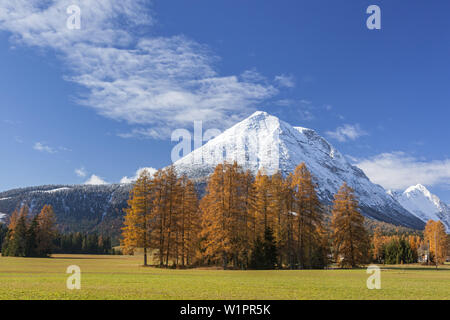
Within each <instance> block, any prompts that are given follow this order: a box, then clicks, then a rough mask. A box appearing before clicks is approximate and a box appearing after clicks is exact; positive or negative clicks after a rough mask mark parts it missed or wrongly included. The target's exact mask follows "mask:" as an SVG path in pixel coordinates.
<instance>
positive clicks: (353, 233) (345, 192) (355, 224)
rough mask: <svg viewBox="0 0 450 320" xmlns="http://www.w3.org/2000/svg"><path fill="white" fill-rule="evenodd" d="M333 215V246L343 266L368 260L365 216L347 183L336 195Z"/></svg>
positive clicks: (339, 262) (354, 264)
mask: <svg viewBox="0 0 450 320" xmlns="http://www.w3.org/2000/svg"><path fill="white" fill-rule="evenodd" d="M332 214H333V217H332V222H331V225H332V229H333V247H334V254H335V258H336V260H337V262H338V264H339V265H340V266H341V267H352V268H353V267H356V266H358V265H360V264H364V263H366V262H367V257H368V251H369V244H368V234H367V231H366V230H365V228H364V225H363V223H364V217H363V216H362V215H361V213H360V212H359V211H358V201H357V199H356V197H355V195H354V191H353V189H351V188H350V187H349V186H348V185H347V184H346V183H344V184H343V185H342V187H341V188H340V189H339V191H338V193H337V194H336V195H335V197H334V205H333V212H332Z"/></svg>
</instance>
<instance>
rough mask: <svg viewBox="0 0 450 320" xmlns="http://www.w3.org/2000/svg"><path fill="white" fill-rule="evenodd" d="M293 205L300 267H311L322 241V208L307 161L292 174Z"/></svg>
mask: <svg viewBox="0 0 450 320" xmlns="http://www.w3.org/2000/svg"><path fill="white" fill-rule="evenodd" d="M291 188H292V189H293V191H292V192H293V193H292V194H293V205H294V208H293V209H294V210H293V211H294V212H295V218H294V220H295V223H294V225H295V229H294V230H295V238H296V240H297V261H298V265H299V267H300V268H305V267H308V268H311V266H312V259H313V247H315V246H316V245H317V244H319V243H320V242H321V239H320V237H319V233H318V230H319V229H320V228H321V227H322V208H321V204H320V201H319V198H318V196H317V193H316V190H315V185H314V182H313V178H312V175H311V173H310V172H309V170H308V169H307V168H306V165H305V163H301V164H300V165H298V166H297V168H296V169H295V171H294V174H293V175H292V180H291Z"/></svg>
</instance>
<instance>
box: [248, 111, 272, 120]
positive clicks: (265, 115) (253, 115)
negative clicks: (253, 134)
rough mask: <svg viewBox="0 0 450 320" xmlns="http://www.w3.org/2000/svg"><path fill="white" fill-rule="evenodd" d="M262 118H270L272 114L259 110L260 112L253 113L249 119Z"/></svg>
mask: <svg viewBox="0 0 450 320" xmlns="http://www.w3.org/2000/svg"><path fill="white" fill-rule="evenodd" d="M261 116H263V117H268V116H270V114H268V113H267V112H265V111H261V110H258V111H255V112H253V114H251V115H250V116H249V117H248V118H255V117H261ZM248 118H247V119H248Z"/></svg>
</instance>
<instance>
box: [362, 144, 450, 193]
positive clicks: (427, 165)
mask: <svg viewBox="0 0 450 320" xmlns="http://www.w3.org/2000/svg"><path fill="white" fill-rule="evenodd" d="M356 165H357V166H358V167H360V168H361V169H362V170H363V171H364V172H365V173H366V175H367V176H368V177H369V178H370V179H371V180H372V181H373V182H375V183H377V184H380V185H382V186H383V187H384V188H386V189H393V190H403V189H406V188H408V187H410V186H412V185H416V184H418V183H420V184H423V185H427V186H434V185H440V184H441V185H450V159H445V160H434V161H423V160H420V159H417V158H415V157H412V156H410V155H407V154H406V153H404V152H392V153H383V154H380V155H377V156H375V157H372V158H369V159H362V160H359V161H358V162H357V163H356Z"/></svg>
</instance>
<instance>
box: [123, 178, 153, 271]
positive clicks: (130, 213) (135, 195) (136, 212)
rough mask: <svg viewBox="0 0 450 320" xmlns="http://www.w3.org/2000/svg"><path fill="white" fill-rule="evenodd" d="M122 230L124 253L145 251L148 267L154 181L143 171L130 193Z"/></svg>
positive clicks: (145, 261)
mask: <svg viewBox="0 0 450 320" xmlns="http://www.w3.org/2000/svg"><path fill="white" fill-rule="evenodd" d="M125 212H126V215H125V221H124V227H123V228H122V238H123V239H122V246H123V248H124V252H125V253H128V254H133V253H134V251H135V249H136V248H143V249H144V266H147V249H148V248H149V246H150V243H151V231H152V229H151V228H150V226H151V221H152V179H151V176H150V173H149V172H148V171H147V170H143V171H142V172H141V174H140V175H139V177H138V179H137V180H136V182H135V183H134V185H133V188H132V190H131V191H130V199H129V200H128V208H126V209H125Z"/></svg>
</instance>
